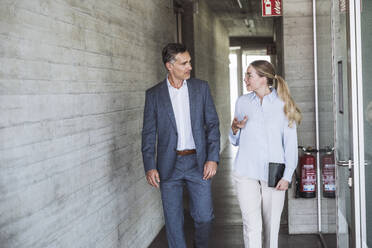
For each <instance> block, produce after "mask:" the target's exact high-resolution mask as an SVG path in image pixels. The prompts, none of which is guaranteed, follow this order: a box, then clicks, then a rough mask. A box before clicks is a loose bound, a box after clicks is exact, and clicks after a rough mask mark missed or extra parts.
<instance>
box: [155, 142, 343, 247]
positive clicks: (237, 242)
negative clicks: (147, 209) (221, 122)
mask: <svg viewBox="0 0 372 248" xmlns="http://www.w3.org/2000/svg"><path fill="white" fill-rule="evenodd" d="M233 158H234V151H233V150H232V148H231V147H230V146H229V147H228V148H227V149H225V151H224V152H223V154H222V156H221V162H220V165H219V168H218V172H217V175H216V176H215V177H214V179H213V184H212V189H213V202H214V213H215V220H214V227H213V233H212V237H211V241H210V247H213V248H222V247H223V248H238V247H239V248H241V247H244V243H243V231H242V219H241V213H240V208H239V204H238V200H237V198H236V196H235V190H234V185H233V181H232V179H231V167H232V162H233ZM185 208H186V209H187V202H185ZM193 229H194V228H193V221H192V219H191V216H190V215H189V213H188V211H187V210H185V234H186V240H187V243H188V244H187V245H188V247H192V237H193ZM325 239H326V241H327V245H328V248H333V247H336V238H335V235H326V236H325ZM165 247H168V246H167V240H166V234H165V229H164V228H163V229H162V230H161V231H160V233H159V234H158V236H157V237H156V238H155V239H154V241H153V242H152V243H151V245H150V246H149V248H165ZM298 247H301V248H318V247H319V248H320V247H322V245H321V242H320V239H319V237H318V235H315V234H314V235H311V234H310V235H289V234H288V227H287V225H286V224H283V225H281V229H280V235H279V248H298Z"/></svg>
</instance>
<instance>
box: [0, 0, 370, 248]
mask: <svg viewBox="0 0 372 248" xmlns="http://www.w3.org/2000/svg"><path fill="white" fill-rule="evenodd" d="M349 2H350V4H349ZM263 3H265V4H266V6H265V13H266V8H267V9H270V8H269V7H270V6H271V9H274V6H275V9H276V11H278V10H279V9H280V12H281V13H280V15H279V14H278V15H275V16H269V15H266V16H263ZM271 3H273V4H272V5H271ZM279 3H283V5H281V6H280V8H279V7H278V6H277V4H279ZM360 4H363V8H362V9H363V12H361V6H360ZM351 10H352V11H354V12H352V11H351ZM358 10H359V12H360V13H359V12H358ZM270 12H271V11H270ZM268 13H269V12H268ZM272 13H274V12H272ZM350 20H351V23H349V22H350ZM355 20H357V22H355V23H354V21H355ZM371 25H372V1H356V0H350V1H345V0H285V1H284V0H218V1H216V0H109V1H92V0H19V1H14V0H0V248H147V247H150V248H165V247H167V245H166V239H165V232H164V217H163V208H162V202H161V197H160V192H159V190H157V189H155V188H153V187H151V186H149V185H148V183H147V181H146V176H145V171H144V163H143V158H142V154H141V142H142V140H141V134H142V129H143V120H144V105H145V94H146V90H147V89H149V88H152V87H154V86H155V85H156V84H158V83H159V82H161V81H163V80H164V79H165V78H166V76H167V70H166V68H165V67H164V64H163V61H162V49H163V47H164V46H165V45H166V44H168V43H174V42H177V43H183V44H184V45H186V47H187V48H188V52H189V53H190V55H191V65H192V71H191V77H192V78H198V79H201V80H204V81H206V82H208V86H209V88H210V93H211V96H212V98H213V101H214V105H215V107H216V111H217V114H218V117H219V129H220V133H221V136H220V144H221V146H220V148H221V150H222V151H223V152H222V159H221V164H220V166H219V170H218V172H217V175H216V177H215V178H214V179H213V184H212V186H213V191H214V192H213V197H214V208H215V222H214V232H213V234H212V235H213V237H212V243H211V247H213V248H215V247H216V248H218V247H224V248H234V247H242V246H243V243H242V242H243V238H242V222H241V216H240V209H239V205H238V202H237V199H236V197H235V193H234V187H233V184H232V181H231V165H232V161H233V158H234V152H233V151H232V148H231V147H230V145H229V142H228V132H229V129H230V127H231V120H232V118H231V117H233V116H232V115H234V108H235V102H236V99H237V97H239V96H240V95H242V94H244V92H245V91H244V89H245V86H244V84H243V77H244V76H245V70H246V69H247V67H248V65H249V63H250V62H249V61H250V59H252V57H255V58H256V56H261V57H262V56H264V57H265V59H266V58H267V60H270V61H271V63H272V64H273V65H274V66H275V67H276V72H275V73H276V75H279V76H282V77H283V78H285V80H286V82H287V84H288V87H289V88H290V92H291V96H292V97H293V99H294V100H295V102H296V104H297V105H298V107H299V109H300V110H301V112H302V115H303V119H302V122H301V124H300V125H299V126H297V134H298V144H299V145H302V146H311V147H313V148H315V147H316V148H317V149H318V150H320V149H323V150H324V149H325V148H327V149H328V150H331V152H330V154H325V153H320V152H319V153H317V154H313V155H314V157H316V161H317V162H316V165H318V166H316V169H317V171H316V176H317V178H316V179H315V178H313V177H315V176H314V174H315V172H314V173H313V174H311V175H310V176H311V178H310V179H311V180H312V181H311V185H310V187H312V188H311V191H312V192H314V193H315V191H316V195H315V197H313V198H304V197H296V194H295V189H294V187H293V185H292V188H291V189H289V190H288V194H287V196H286V204H285V208H284V212H283V217H282V222H281V224H282V226H281V232H280V237H279V244H280V247H281V248H284V247H285V248H291V247H293V248H317V247H321V246H320V243H321V242H320V239H319V236H318V234H323V235H324V238H325V239H326V242H325V243H327V244H328V247H331V248H332V247H336V245H335V242H336V239H337V242H338V245H339V247H340V248H350V247H353V244H359V245H360V244H362V243H363V245H364V246H356V245H355V247H358V248H359V247H367V244H368V246H370V247H372V207H371V206H372V199H370V197H369V196H372V193H371V192H370V191H371V189H372V169H371V168H372V167H371V166H369V167H368V166H365V165H366V164H368V163H367V162H368V160H372V149H371V148H372V84H371V83H370V80H369V79H370V78H372V70H370V69H369V67H370V65H371V63H372V49H371V46H370V44H372V32H371V30H372V29H371V28H370V27H371ZM354 31H358V32H360V33H357V32H354ZM360 46H361V47H360ZM362 54H363V56H362ZM362 59H363V60H362ZM363 78H364V79H367V80H364V81H363ZM331 148H334V152H333V153H332V151H333V150H332V149H331ZM216 154H217V152H216ZM299 155H300V156H302V155H303V154H299ZM324 155H328V158H331V160H332V159H334V161H331V162H332V163H327V164H325V163H322V159H323V158H324ZM304 165H305V164H304ZM314 165H315V162H314ZM323 165H324V166H323ZM325 165H327V168H328V169H329V168H330V170H327V173H323V174H321V173H322V172H324V171H325V170H324V169H323V168H325V167H326V166H325ZM314 167H315V166H314ZM300 168H301V166H298V171H300ZM326 174H327V175H326ZM298 175H299V174H298ZM310 176H309V177H310ZM323 176H324V177H323ZM327 176H328V177H327ZM309 177H306V178H305V177H304V178H305V179H309ZM313 179H314V180H313ZM301 180H302V179H301ZM315 180H316V189H315V183H314V182H315ZM326 180H328V182H329V184H327V185H328V186H327V190H328V191H330V193H332V194H330V195H332V197H329V195H324V194H323V193H324V192H325V189H326V187H325V183H324V182H325V181H326ZM355 180H356V181H355ZM292 181H293V180H292ZM353 182H357V183H354V184H353ZM358 182H360V183H358ZM185 205H187V204H185ZM192 229H193V225H192V221H191V219H190V216H189V215H188V214H187V211H186V233H187V237H188V241H191V240H192V235H193V234H192ZM358 232H359V235H358ZM368 238H369V240H368V242H367V239H368ZM349 244H350V245H349ZM189 245H191V244H189Z"/></svg>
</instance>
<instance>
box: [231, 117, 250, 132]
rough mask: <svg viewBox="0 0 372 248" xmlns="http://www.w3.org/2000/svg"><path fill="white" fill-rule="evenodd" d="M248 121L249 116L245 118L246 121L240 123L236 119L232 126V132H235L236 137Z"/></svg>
mask: <svg viewBox="0 0 372 248" xmlns="http://www.w3.org/2000/svg"><path fill="white" fill-rule="evenodd" d="M247 121H248V116H244V119H243V120H241V121H238V118H236V117H235V118H234V120H233V122H232V124H231V130H232V131H233V133H234V135H235V134H236V133H237V132H238V130H239V129H241V128H243V127H245V124H246V123H247Z"/></svg>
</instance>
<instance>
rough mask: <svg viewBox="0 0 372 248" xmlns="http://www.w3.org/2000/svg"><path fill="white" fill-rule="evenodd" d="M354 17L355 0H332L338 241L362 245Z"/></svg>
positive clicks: (342, 244) (341, 244)
mask: <svg viewBox="0 0 372 248" xmlns="http://www.w3.org/2000/svg"><path fill="white" fill-rule="evenodd" d="M356 1H359V0H356ZM355 18H356V15H355V0H350V1H342V0H333V4H332V25H333V27H332V32H333V38H332V44H333V46H332V47H333V49H332V51H333V61H332V64H333V66H332V68H333V78H334V96H335V97H334V103H335V106H336V108H335V110H334V117H335V160H336V165H337V166H336V179H337V190H336V205H337V210H336V212H337V214H336V223H337V244H338V247H340V248H348V247H350V248H352V247H361V246H360V244H361V243H360V242H361V226H360V224H361V198H360V193H361V190H360V189H361V187H360V186H361V184H360V182H361V181H360V170H359V169H360V167H359V162H360V158H359V152H360V146H359V141H360V139H359V135H360V133H359V131H360V129H359V115H358V113H359V109H358V100H359V98H358V87H357V86H358V77H357V69H358V67H357V51H358V50H357V43H356V41H357V39H356V21H355Z"/></svg>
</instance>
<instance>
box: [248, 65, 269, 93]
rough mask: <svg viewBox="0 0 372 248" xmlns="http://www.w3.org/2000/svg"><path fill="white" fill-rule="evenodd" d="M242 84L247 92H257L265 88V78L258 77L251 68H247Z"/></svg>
mask: <svg viewBox="0 0 372 248" xmlns="http://www.w3.org/2000/svg"><path fill="white" fill-rule="evenodd" d="M244 82H245V85H246V87H247V90H248V91H255V92H256V91H258V90H260V89H263V88H266V87H267V79H266V77H260V76H259V75H258V74H257V71H256V70H255V69H254V68H253V66H251V65H250V66H248V68H247V71H246V73H245V77H244Z"/></svg>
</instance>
